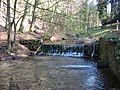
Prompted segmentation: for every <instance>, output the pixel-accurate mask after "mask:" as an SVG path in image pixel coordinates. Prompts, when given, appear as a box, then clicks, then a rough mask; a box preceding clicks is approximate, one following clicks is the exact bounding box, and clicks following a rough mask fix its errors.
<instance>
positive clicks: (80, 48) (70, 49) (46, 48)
mask: <svg viewBox="0 0 120 90" xmlns="http://www.w3.org/2000/svg"><path fill="white" fill-rule="evenodd" d="M40 52H43V53H44V54H48V55H60V56H73V57H83V56H84V44H81V45H50V44H43V45H42V46H41V49H40V50H39V51H38V50H37V53H40Z"/></svg>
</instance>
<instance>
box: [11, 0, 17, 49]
mask: <svg viewBox="0 0 120 90" xmlns="http://www.w3.org/2000/svg"><path fill="white" fill-rule="evenodd" d="M16 6H17V0H15V3H14V16H13V21H12V23H13V25H14V41H13V48H15V45H16V23H15V16H16ZM11 26H12V25H11Z"/></svg>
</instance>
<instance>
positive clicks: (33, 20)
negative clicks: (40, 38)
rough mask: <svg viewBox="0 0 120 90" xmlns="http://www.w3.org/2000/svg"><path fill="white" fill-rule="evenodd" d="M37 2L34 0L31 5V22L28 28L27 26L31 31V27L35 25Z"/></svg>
mask: <svg viewBox="0 0 120 90" xmlns="http://www.w3.org/2000/svg"><path fill="white" fill-rule="evenodd" d="M37 3H38V0H35V2H34V6H33V11H32V21H31V24H30V28H29V31H32V27H33V28H34V25H35V19H36V18H35V14H36V12H35V10H36V8H37Z"/></svg>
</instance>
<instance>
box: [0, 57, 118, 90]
mask: <svg viewBox="0 0 120 90" xmlns="http://www.w3.org/2000/svg"><path fill="white" fill-rule="evenodd" d="M119 88H120V84H119V82H118V81H117V79H116V77H114V76H113V75H112V73H111V72H110V70H109V69H108V68H103V69H98V68H97V63H96V62H95V61H93V60H90V59H84V58H79V57H66V56H35V57H32V58H30V59H24V60H22V61H19V60H18V61H13V60H12V61H2V62H0V90H119Z"/></svg>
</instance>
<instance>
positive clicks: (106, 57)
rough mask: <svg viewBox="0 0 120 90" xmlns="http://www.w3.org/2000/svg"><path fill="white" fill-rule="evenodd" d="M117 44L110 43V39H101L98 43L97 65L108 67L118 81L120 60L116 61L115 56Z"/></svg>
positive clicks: (114, 42)
mask: <svg viewBox="0 0 120 90" xmlns="http://www.w3.org/2000/svg"><path fill="white" fill-rule="evenodd" d="M117 43H119V42H116V41H114V40H113V41H111V40H110V39H106V38H101V39H100V42H99V45H100V47H99V58H100V60H98V62H99V63H101V64H102V65H108V66H109V68H110V69H111V71H112V72H113V73H114V75H116V76H117V77H118V78H119V80H120V63H119V61H120V59H117V58H116V57H117V55H116V50H118V49H117V47H116V44H117Z"/></svg>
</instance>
